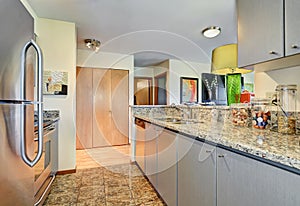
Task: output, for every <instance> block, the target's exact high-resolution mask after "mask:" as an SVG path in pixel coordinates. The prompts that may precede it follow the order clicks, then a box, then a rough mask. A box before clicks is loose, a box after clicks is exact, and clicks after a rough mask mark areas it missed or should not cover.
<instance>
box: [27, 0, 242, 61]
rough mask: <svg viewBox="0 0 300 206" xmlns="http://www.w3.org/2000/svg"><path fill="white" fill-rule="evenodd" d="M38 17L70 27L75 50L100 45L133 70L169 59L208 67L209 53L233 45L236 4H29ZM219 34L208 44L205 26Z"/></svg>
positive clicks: (112, 0) (196, 0) (82, 0)
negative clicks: (93, 42) (88, 43)
mask: <svg viewBox="0 0 300 206" xmlns="http://www.w3.org/2000/svg"><path fill="white" fill-rule="evenodd" d="M27 1H28V3H29V4H30V5H31V7H32V8H33V10H34V11H35V12H36V14H37V15H38V16H39V17H42V18H50V19H56V20H62V21H69V22H74V23H75V24H76V27H77V41H78V44H77V48H79V49H86V47H85V45H84V39H87V38H95V39H98V40H100V41H101V47H100V51H103V52H114V53H121V54H133V55H134V57H135V66H148V65H153V64H156V63H158V62H161V61H163V60H165V59H168V58H175V59H181V60H182V59H183V60H188V61H195V62H201V63H209V62H210V55H211V51H212V50H213V49H214V48H215V47H218V46H221V45H224V44H229V43H236V42H237V20H236V10H235V0H185V1H183V0H27ZM212 25H214V26H219V27H221V29H222V33H221V35H219V36H218V37H215V38H212V39H207V38H205V37H203V36H202V34H201V31H202V30H203V29H204V28H205V27H207V26H212Z"/></svg>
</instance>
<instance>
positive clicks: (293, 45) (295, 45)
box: [291, 44, 299, 49]
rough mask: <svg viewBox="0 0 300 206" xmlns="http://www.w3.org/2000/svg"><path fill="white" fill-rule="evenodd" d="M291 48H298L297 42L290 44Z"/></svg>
mask: <svg viewBox="0 0 300 206" xmlns="http://www.w3.org/2000/svg"><path fill="white" fill-rule="evenodd" d="M291 48H292V49H298V48H299V46H298V45H297V44H292V46H291Z"/></svg>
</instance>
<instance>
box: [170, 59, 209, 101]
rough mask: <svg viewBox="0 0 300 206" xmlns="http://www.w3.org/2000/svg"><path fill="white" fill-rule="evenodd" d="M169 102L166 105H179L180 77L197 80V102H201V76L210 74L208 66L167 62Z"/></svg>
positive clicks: (185, 62) (178, 61) (177, 61)
mask: <svg viewBox="0 0 300 206" xmlns="http://www.w3.org/2000/svg"><path fill="white" fill-rule="evenodd" d="M169 65H170V66H169V79H168V80H169V92H170V96H169V100H168V104H172V103H175V104H179V103H180V77H192V78H198V79H199V82H198V95H199V97H198V98H199V99H198V101H199V102H201V74H202V73H210V70H211V66H210V64H204V63H197V62H187V61H180V60H175V59H170V60H169Z"/></svg>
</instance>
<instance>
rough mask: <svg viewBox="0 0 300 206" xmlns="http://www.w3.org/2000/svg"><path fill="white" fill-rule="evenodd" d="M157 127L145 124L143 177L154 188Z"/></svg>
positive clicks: (155, 179)
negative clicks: (144, 176) (146, 178)
mask: <svg viewBox="0 0 300 206" xmlns="http://www.w3.org/2000/svg"><path fill="white" fill-rule="evenodd" d="M156 128H157V126H155V125H153V124H150V123H146V124H145V171H146V172H145V175H146V176H147V177H148V179H149V181H150V182H151V183H152V185H153V186H154V187H156V182H157V174H156V173H157V135H156Z"/></svg>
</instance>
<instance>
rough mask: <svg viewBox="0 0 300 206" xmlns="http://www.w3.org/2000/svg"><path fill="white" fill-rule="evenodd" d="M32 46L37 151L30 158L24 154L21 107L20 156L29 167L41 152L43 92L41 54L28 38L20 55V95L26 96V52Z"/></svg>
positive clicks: (23, 117) (23, 127)
mask: <svg viewBox="0 0 300 206" xmlns="http://www.w3.org/2000/svg"><path fill="white" fill-rule="evenodd" d="M31 46H33V48H34V49H35V50H36V52H37V56H38V58H37V64H38V68H37V82H38V84H37V106H38V108H37V110H38V111H37V112H38V152H37V155H36V157H35V158H34V159H33V160H31V159H30V158H28V156H27V154H26V146H25V144H26V143H25V110H24V107H25V105H22V109H21V115H22V117H21V157H22V159H23V161H24V162H25V163H26V164H27V165H28V166H30V167H33V166H34V165H35V164H36V163H37V162H38V161H39V160H40V158H41V156H42V154H43V93H42V91H43V90H42V88H43V87H42V86H43V85H42V83H43V55H42V51H41V49H40V47H39V46H38V45H37V44H36V42H35V41H34V40H30V41H29V42H27V43H26V44H25V46H24V47H23V50H22V55H21V67H22V68H21V81H22V83H21V85H22V88H21V95H22V96H21V97H22V99H25V96H26V90H25V88H26V54H27V51H28V49H29V48H30V47H31Z"/></svg>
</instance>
